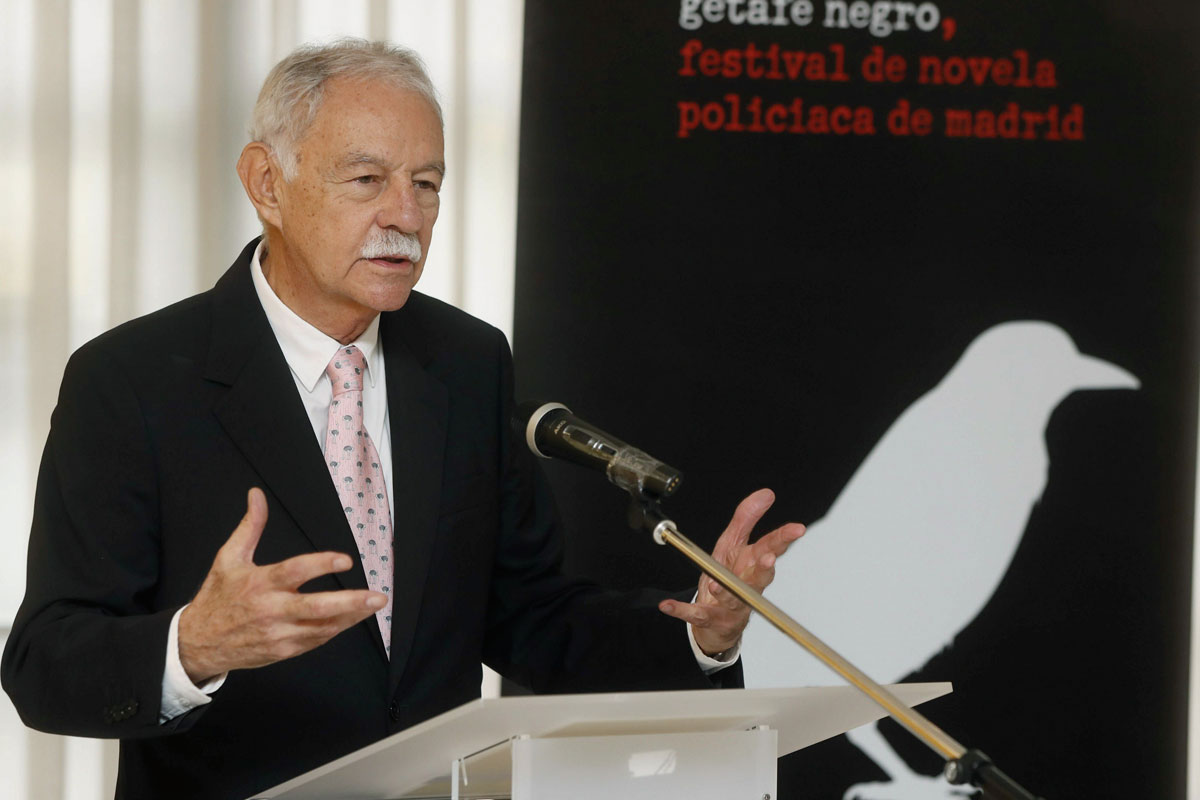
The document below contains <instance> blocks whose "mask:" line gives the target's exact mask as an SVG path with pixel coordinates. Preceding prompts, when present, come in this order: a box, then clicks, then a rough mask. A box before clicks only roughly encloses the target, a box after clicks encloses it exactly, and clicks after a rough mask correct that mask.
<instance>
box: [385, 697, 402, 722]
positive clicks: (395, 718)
mask: <svg viewBox="0 0 1200 800" xmlns="http://www.w3.org/2000/svg"><path fill="white" fill-rule="evenodd" d="M388 716H389V717H390V718H391V720H392V722H399V721H400V702H399V701H398V700H393V701H392V704H391V705H390V706H388Z"/></svg>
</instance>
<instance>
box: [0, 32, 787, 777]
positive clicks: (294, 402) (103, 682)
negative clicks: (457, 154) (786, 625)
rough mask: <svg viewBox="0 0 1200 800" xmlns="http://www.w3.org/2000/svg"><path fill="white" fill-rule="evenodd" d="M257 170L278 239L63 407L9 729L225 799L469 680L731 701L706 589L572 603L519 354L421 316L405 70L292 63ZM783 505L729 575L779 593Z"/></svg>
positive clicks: (341, 747) (428, 307) (432, 165)
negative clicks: (82, 745) (516, 372)
mask: <svg viewBox="0 0 1200 800" xmlns="http://www.w3.org/2000/svg"><path fill="white" fill-rule="evenodd" d="M252 138H253V140H254V141H252V142H251V143H250V144H248V145H247V146H246V148H245V150H244V151H243V153H242V156H241V159H240V160H239V161H238V165H237V172H238V175H239V177H240V178H241V180H242V183H243V185H244V186H245V189H246V194H247V195H248V196H249V198H250V202H251V203H253V204H254V207H255V209H256V211H257V212H258V216H259V217H260V219H261V220H262V223H263V228H264V232H265V236H264V237H263V239H262V240H261V241H255V242H252V243H250V244H249V245H248V246H247V247H246V248H245V250H244V251H243V252H242V254H241V256H240V257H239V258H238V259H237V261H236V262H235V263H234V265H233V267H232V268H230V270H229V271H228V272H227V273H226V274H225V275H224V277H222V278H221V280H220V281H219V282H218V283H217V285H216V286H215V287H214V288H213V289H212V290H210V291H208V292H205V293H203V294H201V295H198V296H196V297H193V298H191V299H188V300H185V301H183V302H181V303H178V304H176V305H173V306H171V307H169V308H166V309H163V310H161V311H159V312H157V313H155V314H152V315H150V316H148V317H144V318H142V319H138V320H134V321H133V322H130V323H128V324H126V325H122V326H121V327H119V328H117V329H115V330H113V331H110V332H109V333H107V334H105V335H104V336H101V337H100V338H98V339H96V340H95V341H93V342H91V343H89V344H88V345H86V346H84V347H83V348H81V349H80V350H79V352H77V353H76V354H75V355H74V357H73V358H72V359H71V362H70V364H69V365H68V368H67V371H66V374H65V375H64V377H63V385H62V391H61V395H60V399H59V404H58V407H57V408H56V410H55V413H54V417H53V423H52V427H51V433H50V437H49V439H48V441H47V443H46V450H45V455H44V457H43V460H42V467H41V473H40V476H39V480H38V488H37V497H36V501H35V515H34V524H33V531H32V535H31V540H30V550H29V581H28V588H27V593H26V597H25V601H24V603H23V604H22V606H21V610H20V612H19V614H18V617H17V621H16V625H15V627H14V630H13V633H12V635H11V637H10V639H9V642H8V647H7V649H6V651H5V653H4V664H3V678H4V686H5V688H6V689H7V691H8V692H9V693H10V694H11V695H12V697H13V700H14V702H15V703H16V705H17V707H18V709H19V710H20V712H21V715H22V718H23V719H24V720H25V721H26V722H27V723H28V724H29V725H31V726H34V727H37V728H40V729H43V730H48V731H55V732H60V733H65V734H71V735H77V736H102V737H119V738H121V739H122V746H121V765H120V777H119V780H118V790H117V794H118V796H120V797H137V798H144V797H171V798H185V797H197V798H200V797H203V798H210V799H211V798H223V797H229V798H236V797H244V796H246V795H248V794H250V793H252V792H254V791H255V790H259V789H262V788H265V787H269V786H271V785H273V784H275V783H277V782H280V781H282V780H285V779H287V778H289V777H292V776H293V775H295V774H297V773H300V772H302V771H305V770H307V769H310V768H312V767H315V766H318V765H319V764H321V763H323V762H325V761H328V760H330V759H332V758H335V757H337V756H340V755H343V754H345V753H347V752H350V751H352V750H354V749H357V748H359V747H362V746H363V745H366V744H368V743H370V742H373V741H376V740H378V739H380V738H382V737H384V736H387V735H388V734H391V733H395V732H396V731H398V730H400V729H402V728H404V727H407V726H409V725H412V724H414V723H416V722H419V721H421V720H423V719H426V718H428V717H430V716H433V715H435V714H438V713H440V712H442V711H445V710H447V709H450V708H453V707H455V706H456V705H458V704H460V703H462V702H464V701H467V700H470V699H471V698H473V697H476V696H477V695H478V691H479V682H480V667H479V664H480V662H481V661H482V662H486V663H488V664H490V665H492V666H493V667H495V668H496V669H497V670H499V671H500V672H502V673H504V674H506V675H508V676H510V677H512V678H514V679H515V680H517V681H519V682H522V683H524V684H526V685H528V686H530V687H531V688H533V689H534V690H538V691H562V690H605V689H617V688H621V689H634V688H640V689H658V688H668V687H671V688H683V687H697V688H700V687H705V686H711V685H713V684H714V683H718V684H719V683H721V682H722V681H726V682H730V681H733V682H735V681H736V680H737V679H738V677H737V667H736V666H735V667H732V668H730V669H727V670H724V671H722V668H723V667H726V666H728V665H729V664H730V663H732V662H733V661H735V660H736V648H737V643H738V642H739V640H740V636H741V631H742V629H743V628H744V626H745V623H746V618H747V612H746V610H745V608H744V607H742V606H741V605H740V604H739V603H737V602H736V601H734V600H732V599H731V598H729V597H728V596H727V594H722V593H720V592H716V591H714V587H713V586H712V585H711V584H710V583H709V582H708V581H707V580H705V581H701V585H700V588H699V590H698V592H697V593H696V597H695V598H694V600H693V601H692V602H687V599H688V598H684V599H680V598H670V597H663V596H661V595H657V594H654V593H651V592H639V593H614V592H608V591H604V590H601V589H599V588H597V587H594V586H591V585H587V584H583V583H581V582H579V581H576V580H572V579H568V578H566V577H564V576H563V575H561V574H560V570H559V566H560V561H561V550H562V545H561V541H560V536H559V532H558V530H557V527H556V521H555V519H554V513H553V510H552V502H551V499H550V498H549V497H548V495H547V490H546V487H545V485H544V482H543V480H542V478H541V476H540V474H539V472H538V470H537V468H536V467H535V466H534V465H533V464H532V463H531V458H530V457H529V455H528V454H527V453H526V452H524V451H523V449H522V448H521V447H520V446H519V445H518V444H517V443H516V442H515V441H514V440H513V438H512V437H511V435H510V433H509V418H510V415H511V406H512V399H511V369H510V355H509V350H508V346H507V343H506V342H505V341H504V337H503V336H502V334H500V333H499V332H498V331H496V330H494V329H493V328H491V327H489V326H487V325H485V324H483V323H481V322H479V321H477V320H474V319H472V318H471V317H469V316H467V315H465V314H463V313H461V312H459V311H457V310H455V309H453V308H450V307H448V306H446V305H444V304H442V303H439V302H437V301H435V300H432V299H430V298H428V297H424V296H422V295H420V294H419V293H416V292H414V291H413V286H414V285H415V284H416V282H417V280H418V278H419V277H420V275H421V269H422V266H423V264H424V259H425V256H426V254H427V253H428V250H429V243H430V237H431V235H432V232H433V224H434V222H435V221H436V219H437V215H438V204H439V200H438V191H439V189H440V187H441V184H442V179H443V175H444V173H445V165H444V162H443V148H442V121H441V116H440V111H439V107H438V104H437V101H436V99H435V97H434V92H433V89H432V86H431V85H430V82H429V79H428V77H427V76H426V75H425V72H424V71H423V69H422V67H421V65H420V62H419V60H418V59H417V58H416V56H415V55H414V54H412V53H411V52H408V51H405V50H401V49H397V48H392V47H389V46H386V45H383V44H378V43H366V42H360V41H343V42H339V43H337V44H335V45H332V46H328V47H320V48H304V49H301V50H298V51H297V52H295V53H293V54H292V55H290V56H289V57H288V58H286V59H285V60H284V61H283V62H281V63H280V64H279V65H277V66H276V67H275V69H274V70H273V71H272V72H271V74H270V75H269V76H268V78H267V80H266V83H265V85H264V86H263V89H262V93H261V95H260V97H259V100H258V103H257V105H256V107H255V111H254V123H253V130H252ZM163 257H164V258H169V254H166V253H164V254H163ZM770 502H771V496H770V493H769V492H766V491H763V492H758V493H756V494H754V495H751V496H750V497H749V498H747V499H746V500H745V501H743V502H742V504H741V505H740V506H739V507H738V509H737V511H736V512H735V514H734V517H733V521H732V522H731V523H730V526H729V528H728V529H727V530H726V532H725V533H724V534H723V535H722V537H721V539H720V541H719V543H718V545H717V551H718V555H719V556H720V557H721V558H722V559H723V560H724V561H725V563H727V564H729V565H731V566H733V567H734V568H735V569H736V570H737V571H738V572H739V573H740V574H741V575H743V576H744V577H745V578H746V579H748V580H750V581H751V582H752V583H754V584H756V585H758V586H760V587H762V586H765V585H766V584H767V583H769V582H770V580H771V577H772V575H773V565H774V560H775V559H776V558H777V557H778V556H779V555H781V554H782V553H783V552H784V551H785V550H786V549H787V547H788V545H789V543H790V542H791V541H793V540H794V539H795V538H797V537H798V536H799V535H800V533H801V528H800V527H799V526H785V527H783V528H780V529H779V530H777V531H774V532H772V533H771V534H768V535H767V536H764V537H763V538H762V539H760V540H759V541H758V542H756V543H755V544H754V545H749V544H748V543H747V540H748V537H749V534H750V532H751V529H752V528H753V527H754V524H755V523H756V522H757V520H758V518H759V517H761V515H762V514H763V512H764V511H765V510H766V508H767V507H768V506H769V505H770ZM243 508H244V509H245V515H244V516H243V517H242V518H241V521H240V522H239V521H238V515H239V514H240V513H241V509H243ZM393 526H394V530H395V533H394V535H393V532H392V531H393ZM229 531H232V535H230V533H229ZM670 617H676V618H678V619H680V620H684V621H686V622H688V623H690V624H689V625H683V624H680V623H679V622H677V621H675V620H673V619H671V618H670Z"/></svg>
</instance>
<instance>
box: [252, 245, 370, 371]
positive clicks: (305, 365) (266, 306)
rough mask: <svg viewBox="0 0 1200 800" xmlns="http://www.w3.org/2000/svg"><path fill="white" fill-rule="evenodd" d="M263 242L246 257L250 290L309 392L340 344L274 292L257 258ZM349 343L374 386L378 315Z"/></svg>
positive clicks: (263, 249)
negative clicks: (251, 279) (253, 291)
mask: <svg viewBox="0 0 1200 800" xmlns="http://www.w3.org/2000/svg"><path fill="white" fill-rule="evenodd" d="M266 243H267V240H266V239H262V240H261V241H259V243H258V247H256V248H255V249H254V256H253V257H252V258H251V259H250V276H251V277H252V278H253V280H254V290H255V292H257V293H258V302H259V303H261V304H262V307H263V311H264V312H266V315H267V322H269V323H270V325H271V330H272V331H274V333H275V338H276V339H277V340H278V341H279V348H280V349H281V350H282V351H283V358H284V360H285V361H287V364H288V367H290V368H291V370H292V373H293V374H294V375H295V376H296V378H297V380H299V381H300V383H301V385H302V386H304V388H305V389H306V390H308V391H309V392H311V391H313V390H314V389H315V388H316V386H317V383H318V382H319V381H320V380H321V376H322V375H324V374H325V368H326V367H327V366H329V361H330V359H332V358H333V355H334V353H336V352H337V351H338V348H340V347H342V343H341V342H339V341H338V340H336V339H334V338H332V337H330V336H327V335H325V334H324V333H322V332H321V331H319V330H317V329H316V328H314V327H313V326H312V325H310V324H309V323H308V322H306V321H304V320H303V319H302V318H301V317H300V315H299V314H297V313H296V312H295V311H292V310H291V309H290V308H288V307H287V306H286V305H284V303H283V301H282V300H280V299H279V295H277V294H275V290H274V289H272V288H271V284H269V283H267V276H266V275H264V274H263V271H262V264H261V259H262V256H263V254H264V253H265V252H266ZM351 344H353V345H354V346H355V347H357V348H358V349H359V350H361V351H362V354H363V357H364V358H365V359H366V361H367V379H368V380H369V381H370V382H371V386H374V385H375V376H376V375H378V374H379V364H378V359H380V358H382V357H383V350H382V348H380V347H379V315H378V314H376V315H375V318H374V319H373V320H371V324H370V325H368V326H367V329H366V330H365V331H363V332H362V335H361V336H359V337H358V338H357V339H355V340H354V341H353V342H351Z"/></svg>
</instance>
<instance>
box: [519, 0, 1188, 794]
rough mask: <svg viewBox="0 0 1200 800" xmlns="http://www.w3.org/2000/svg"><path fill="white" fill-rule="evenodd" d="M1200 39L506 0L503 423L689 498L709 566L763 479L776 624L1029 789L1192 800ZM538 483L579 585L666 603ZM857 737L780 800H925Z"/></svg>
mask: <svg viewBox="0 0 1200 800" xmlns="http://www.w3.org/2000/svg"><path fill="white" fill-rule="evenodd" d="M1197 41H1200V8H1198V7H1197V6H1196V5H1195V4H1194V3H1192V2H1187V1H1185V0H1145V1H1144V2H1134V1H1133V0H1109V1H1108V2H1104V3H1095V2H1060V3H1054V4H1046V3H1036V2H1028V1H1021V2H998V1H997V0H988V2H963V1H962V0H944V2H940V3H933V2H921V3H897V2H882V1H877V2H865V1H863V0H859V1H858V2H837V1H836V0H812V2H808V1H807V0H770V1H769V2H767V1H766V0H763V1H762V2H756V1H753V0H703V1H702V2H697V1H696V0H674V1H673V2H645V0H610V1H609V2H605V3H590V4H577V3H572V4H563V3H553V2H545V0H527V3H526V31H525V77H524V86H523V92H522V95H523V96H522V124H521V167H520V207H519V215H518V219H519V221H518V254H517V255H518V270H517V287H516V288H517V291H516V297H517V308H516V321H515V342H514V344H515V348H516V355H517V367H518V375H517V377H518V392H519V394H520V395H522V396H524V397H540V398H546V399H553V400H559V401H562V402H564V403H566V404H567V405H569V406H571V407H572V409H573V410H574V411H575V412H576V413H577V414H579V415H580V416H582V417H584V418H587V419H589V420H591V421H593V422H595V423H596V424H598V425H600V426H601V427H603V428H605V429H607V430H610V431H612V432H613V433H614V434H616V435H618V436H620V437H621V438H623V439H625V440H627V441H629V442H631V443H633V444H635V445H637V446H639V447H641V448H642V449H644V450H646V451H648V452H650V453H651V454H653V455H654V456H656V457H657V458H660V459H662V460H664V461H666V462H668V463H670V464H672V465H675V466H678V467H680V468H681V469H682V470H683V471H684V475H685V481H684V484H683V487H682V489H681V490H680V491H679V493H678V495H677V496H676V497H674V498H672V499H671V500H670V501H669V503H668V506H667V510H668V511H669V512H670V514H671V516H672V517H673V518H674V519H675V520H676V521H677V522H679V524H680V526H681V528H682V529H683V530H684V531H685V532H686V533H688V534H689V535H690V536H692V538H694V539H696V540H697V541H698V542H700V543H702V544H706V545H711V544H712V542H713V541H714V540H715V538H716V536H717V535H718V533H719V531H720V529H721V527H722V526H723V525H724V523H725V521H726V520H727V519H728V516H729V514H730V512H731V511H732V509H733V507H734V506H735V505H736V503H737V501H738V499H740V498H741V497H742V496H744V495H745V494H747V493H748V492H749V491H751V490H753V489H756V488H758V487H760V486H770V487H771V488H773V489H774V490H775V491H776V493H777V495H778V502H777V503H776V506H775V508H774V509H772V511H771V512H770V514H769V517H768V522H772V523H778V522H780V521H783V520H786V519H795V520H799V521H802V522H806V523H811V527H810V531H809V533H808V534H807V535H806V537H805V538H804V539H802V540H801V541H800V542H798V543H797V544H796V545H795V546H794V547H793V550H792V552H791V553H789V554H788V555H787V556H786V558H785V559H784V561H783V562H781V565H780V575H779V578H778V580H777V581H776V585H775V586H773V587H772V590H771V592H770V594H769V596H771V597H773V598H774V599H776V601H777V602H779V603H780V604H781V605H784V606H785V608H788V609H789V610H790V611H791V612H792V613H793V614H794V615H795V616H796V617H797V618H798V619H799V620H800V621H801V622H802V623H804V624H806V625H808V626H809V627H810V628H812V629H813V631H814V632H815V633H817V634H818V635H820V636H822V637H823V638H825V639H826V640H827V641H828V642H829V643H830V644H831V645H833V646H834V647H835V648H839V649H843V650H844V651H845V654H846V655H847V656H849V657H850V658H852V659H854V660H858V661H859V662H861V664H862V666H863V667H864V668H865V669H866V671H867V672H868V673H870V674H871V675H872V676H873V677H875V678H876V679H878V680H880V681H884V682H892V681H899V680H919V681H942V680H948V681H953V682H954V687H955V689H954V694H953V695H951V696H950V697H948V698H944V699H940V700H937V701H934V702H932V703H930V704H929V705H928V706H926V707H925V708H924V709H923V710H924V711H926V713H928V715H929V716H930V717H931V718H932V719H933V720H934V721H935V722H937V723H938V724H939V725H941V726H942V727H944V728H945V729H946V730H947V731H948V732H949V733H950V734H951V735H953V736H954V737H955V738H957V739H959V740H960V741H962V742H964V743H965V744H967V745H969V746H974V747H978V748H980V749H982V750H983V751H985V752H986V753H988V754H989V755H990V756H991V757H992V758H993V759H995V761H996V762H997V763H998V764H1000V765H1001V767H1002V768H1004V769H1005V770H1006V771H1007V772H1009V773H1010V774H1012V775H1013V776H1014V777H1016V778H1017V779H1018V780H1020V781H1021V782H1022V783H1024V784H1025V785H1026V786H1028V787H1029V788H1030V789H1032V790H1034V791H1035V792H1036V793H1038V794H1040V795H1043V796H1045V797H1047V798H1067V797H1180V796H1183V794H1184V785H1185V769H1186V763H1185V759H1186V747H1185V744H1186V737H1187V669H1188V630H1189V613H1190V612H1189V609H1190V592H1191V588H1190V574H1191V563H1192V557H1191V553H1192V519H1193V518H1192V507H1193V490H1194V474H1195V473H1194V459H1195V441H1196V424H1195V421H1196V402H1197V397H1196V384H1197V368H1196V364H1197V347H1196V341H1197V330H1196V326H1195V324H1194V310H1195V304H1196V289H1197V281H1196V266H1197V265H1196V259H1195V252H1196V245H1197V241H1196V237H1195V234H1194V232H1195V230H1196V226H1197V221H1198V220H1200V208H1198V207H1197V202H1196V200H1197V198H1196V189H1197V181H1196V177H1197V158H1196V150H1197V142H1200V104H1198V103H1197V88H1198V87H1200V80H1198V77H1200V73H1198V70H1197V67H1198V66H1200V59H1198V56H1197V48H1196V42H1197ZM549 469H550V472H551V479H552V481H553V482H554V484H555V488H556V492H557V497H558V501H559V504H560V506H561V508H562V511H563V514H564V516H565V517H566V518H567V521H568V523H569V526H570V529H571V532H572V533H571V535H572V538H571V540H570V543H569V551H568V559H569V566H570V568H571V569H572V570H574V571H576V572H578V573H582V574H586V575H590V576H594V577H596V578H598V579H600V580H603V581H605V582H607V583H610V584H616V585H640V584H654V585H661V586H670V587H680V586H685V585H687V584H688V583H690V582H691V581H693V580H694V577H695V576H694V572H693V570H692V569H691V568H690V567H689V566H688V565H687V564H685V563H683V562H682V559H680V558H679V557H678V556H676V555H675V554H673V553H671V552H668V551H667V550H665V549H661V548H656V547H655V546H654V545H653V544H651V543H650V541H649V540H648V539H647V538H645V537H644V536H643V535H641V534H636V533H633V532H631V531H628V529H627V528H626V527H625V500H624V498H623V497H622V496H621V495H620V494H619V493H618V492H617V490H616V489H614V488H612V487H609V486H607V485H605V484H603V482H602V481H599V480H598V479H597V478H596V477H595V476H594V475H593V474H590V473H583V472H579V471H575V470H574V469H573V468H571V467H569V466H560V465H550V468H549ZM746 645H747V646H746V652H745V655H744V658H745V661H746V669H747V679H748V682H749V683H750V685H784V684H789V683H790V684H794V685H809V684H822V683H830V682H833V680H832V679H831V678H829V676H828V673H825V672H824V671H823V670H822V669H820V668H817V667H814V666H813V665H812V664H811V663H810V662H809V661H808V660H807V657H805V656H803V655H802V654H801V655H794V654H793V653H792V652H791V650H789V649H787V647H786V645H785V644H784V643H781V642H779V641H777V640H776V639H775V638H773V637H772V635H770V634H769V633H768V632H766V631H764V630H762V629H761V628H758V627H754V626H752V628H751V630H750V631H749V632H748V633H747V642H746ZM875 730H876V729H875V728H874V727H873V726H872V727H871V729H870V730H860V731H859V732H858V733H857V734H855V735H854V737H853V738H852V739H847V738H845V737H839V739H837V740H833V741H830V742H826V743H822V744H820V745H817V746H815V747H812V748H809V749H807V750H805V751H802V752H800V753H798V754H796V755H794V756H791V757H788V758H786V759H784V760H783V761H782V762H781V764H780V795H781V796H782V797H783V798H785V800H786V798H793V797H801V796H803V797H811V798H838V797H842V796H843V795H844V794H845V795H846V796H858V797H862V798H864V799H866V798H877V797H935V796H944V795H945V794H946V791H947V788H948V787H947V785H946V784H944V783H941V784H937V785H934V786H930V785H928V781H927V779H926V776H931V775H934V774H936V773H937V772H938V771H939V769H940V761H939V759H938V758H937V757H936V756H935V755H934V754H933V753H932V752H930V751H928V750H927V749H926V748H924V746H923V745H921V744H920V743H918V742H916V741H915V740H913V739H912V738H911V737H909V736H908V735H907V734H905V733H903V732H902V731H900V730H899V728H897V727H896V726H894V725H893V724H891V723H890V722H885V723H881V724H880V726H879V727H878V731H879V734H882V735H879V734H876V733H875ZM864 783H874V785H870V786H863V785H862V784H864ZM852 787H854V788H852Z"/></svg>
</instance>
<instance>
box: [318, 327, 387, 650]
mask: <svg viewBox="0 0 1200 800" xmlns="http://www.w3.org/2000/svg"><path fill="white" fill-rule="evenodd" d="M366 368H367V361H366V359H365V358H364V357H363V354H362V352H361V351H360V350H359V349H358V348H357V347H354V346H353V345H351V346H350V347H342V348H339V349H338V351H337V353H335V354H334V356H333V359H332V360H331V361H330V362H329V366H328V367H326V368H325V374H326V375H328V376H329V381H330V383H332V384H333V402H332V403H330V405H329V426H328V428H327V431H326V433H325V463H326V464H327V465H328V466H329V474H330V476H332V477H333V485H334V486H335V487H336V488H337V493H338V497H339V498H341V501H342V509H343V510H344V511H345V512H346V522H347V523H349V525H350V530H351V532H352V533H353V534H354V540H355V541H356V542H358V554H359V558H361V559H362V566H363V570H364V571H365V572H366V574H367V587H368V588H370V589H372V590H374V591H376V592H383V593H384V594H386V595H387V596H388V600H387V605H385V606H384V607H383V608H381V609H379V611H377V612H375V619H376V621H378V622H379V631H380V633H382V634H383V647H384V649H385V650H386V651H387V653H388V657H389V658H390V657H391V654H392V515H391V511H390V510H389V508H388V498H387V486H386V485H385V484H384V481H383V468H382V467H381V466H380V462H379V453H378V452H377V451H376V450H375V444H374V443H373V442H372V441H371V437H370V435H368V434H367V432H366V430H364V429H363V403H362V400H363V373H364V372H365V371H366Z"/></svg>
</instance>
